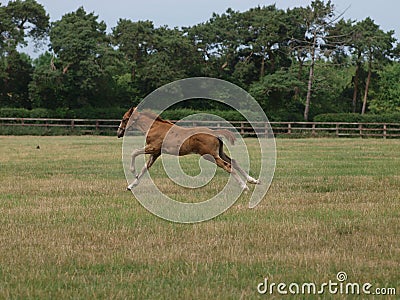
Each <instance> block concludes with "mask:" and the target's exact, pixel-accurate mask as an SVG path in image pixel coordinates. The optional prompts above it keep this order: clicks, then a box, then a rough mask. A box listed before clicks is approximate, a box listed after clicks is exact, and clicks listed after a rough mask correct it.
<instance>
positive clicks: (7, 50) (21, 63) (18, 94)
mask: <svg viewBox="0 0 400 300" xmlns="http://www.w3.org/2000/svg"><path fill="white" fill-rule="evenodd" d="M48 28H49V16H48V15H47V14H46V12H45V10H44V8H43V6H42V5H41V4H38V3H37V2H36V1H34V0H26V1H21V0H16V1H9V2H8V4H7V5H6V6H2V5H1V3H0V106H15V107H25V108H30V107H31V103H30V101H29V97H28V84H29V82H30V80H31V76H32V72H33V69H32V65H31V61H30V59H29V58H28V57H27V56H26V55H25V54H20V53H18V52H17V47H18V46H21V45H26V44H27V39H30V40H32V41H33V42H35V43H39V42H40V41H41V40H43V39H44V38H45V37H46V35H47V32H48Z"/></svg>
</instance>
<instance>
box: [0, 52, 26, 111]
mask: <svg viewBox="0 0 400 300" xmlns="http://www.w3.org/2000/svg"><path fill="white" fill-rule="evenodd" d="M0 63H2V64H3V65H4V66H5V69H4V73H5V77H3V78H2V80H0V107H4V106H5V107H23V108H31V107H32V106H31V103H30V101H29V92H28V85H29V82H30V81H31V76H32V72H33V67H32V64H31V60H30V58H29V57H28V56H27V55H26V54H23V53H19V52H17V51H15V50H14V51H10V52H9V53H8V55H7V56H6V57H3V58H0Z"/></svg>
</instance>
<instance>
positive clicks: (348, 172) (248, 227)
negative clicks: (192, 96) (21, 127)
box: [0, 136, 400, 299]
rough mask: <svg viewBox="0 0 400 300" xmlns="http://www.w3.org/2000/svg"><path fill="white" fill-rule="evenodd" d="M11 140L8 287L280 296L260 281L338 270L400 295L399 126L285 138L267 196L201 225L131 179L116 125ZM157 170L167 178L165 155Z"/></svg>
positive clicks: (3, 275) (6, 155)
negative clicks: (165, 216) (157, 206)
mask: <svg viewBox="0 0 400 300" xmlns="http://www.w3.org/2000/svg"><path fill="white" fill-rule="evenodd" d="M248 143H249V145H250V148H251V144H252V141H251V140H249V141H248ZM37 145H40V149H36V147H37ZM0 154H1V155H0V183H1V184H0V216H1V217H0V298H1V299H3V298H13V299H27V298H34V299H65V298H74V299H254V298H255V299H257V298H260V299H266V298H279V297H280V296H279V294H278V293H276V292H275V293H274V294H273V295H260V294H259V293H258V292H257V285H258V284H259V283H261V282H263V281H264V278H265V277H268V280H269V282H275V283H280V282H282V283H286V284H287V285H289V284H290V283H298V284H301V283H306V282H315V283H316V284H318V285H320V284H322V283H325V282H329V280H331V281H336V282H337V279H336V274H337V273H338V272H340V271H343V272H346V273H347V275H348V280H347V282H356V283H360V284H362V283H371V284H372V286H373V288H372V289H371V290H370V291H371V292H374V291H375V288H376V287H378V288H390V287H393V288H396V289H397V296H386V297H382V296H380V297H379V299H381V298H384V299H390V298H392V299H395V298H396V297H399V294H400V272H399V270H400V140H381V139H367V140H362V139H298V140H297V139H296V140H288V139H277V154H278V158H277V168H276V172H275V177H274V180H273V183H272V185H271V189H270V191H269V192H268V194H267V195H266V197H265V199H264V200H263V201H262V202H261V204H260V205H259V206H257V207H256V208H255V209H248V208H247V202H248V201H247V200H248V199H247V198H246V195H245V196H242V197H241V198H239V200H238V202H237V203H236V204H235V205H234V206H233V207H231V208H230V209H229V210H228V211H227V212H226V213H224V214H223V215H220V216H219V217H217V218H215V219H213V220H211V221H208V222H204V223H199V224H195V225H184V224H175V223H171V222H167V221H164V220H162V219H159V218H157V217H155V216H153V215H151V214H150V213H148V212H147V211H146V210H145V209H144V208H143V207H142V206H141V205H140V204H139V203H138V202H137V201H136V200H135V199H134V198H133V196H132V194H131V193H129V192H126V191H125V187H126V181H125V178H124V174H123V170H122V165H121V140H118V139H116V138H115V137H29V136H21V137H11V136H7V137H0ZM189 159H192V158H189ZM194 161H196V162H197V160H194ZM158 173H159V174H158ZM153 174H155V176H156V177H157V176H158V177H157V178H158V179H157V180H159V183H160V185H161V186H162V185H163V184H165V185H166V186H168V184H169V183H168V179H167V178H164V177H163V176H162V171H161V167H160V164H156V165H155V166H154V170H153ZM157 174H158V175H157ZM217 176H218V178H220V182H221V184H223V183H224V182H225V179H224V178H225V177H226V174H223V173H221V172H219V173H217ZM218 178H217V180H219V179H218ZM217 182H218V181H217ZM176 193H179V191H176ZM181 193H182V192H181ZM185 197H187V198H193V199H188V200H189V201H191V200H192V201H195V200H196V197H197V196H196V193H194V192H188V193H186V194H185ZM275 291H276V289H275ZM322 297H323V298H328V299H329V298H335V299H336V298H342V299H345V298H348V296H346V295H338V294H337V295H329V294H328V293H327V292H325V294H324V295H323V296H321V295H316V296H314V298H322ZM286 298H295V299H299V298H303V299H309V298H313V297H311V296H310V295H297V296H290V295H288V296H287V297H286ZM364 298H365V296H364Z"/></svg>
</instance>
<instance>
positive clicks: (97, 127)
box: [96, 120, 99, 130]
mask: <svg viewBox="0 0 400 300" xmlns="http://www.w3.org/2000/svg"><path fill="white" fill-rule="evenodd" d="M96 130H99V120H96Z"/></svg>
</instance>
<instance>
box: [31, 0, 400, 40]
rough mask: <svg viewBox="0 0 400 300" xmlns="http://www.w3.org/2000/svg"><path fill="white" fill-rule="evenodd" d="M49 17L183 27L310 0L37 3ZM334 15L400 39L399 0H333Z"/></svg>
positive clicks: (44, 0)
mask: <svg viewBox="0 0 400 300" xmlns="http://www.w3.org/2000/svg"><path fill="white" fill-rule="evenodd" d="M36 1H37V2H38V3H40V4H42V5H43V6H44V8H45V9H46V11H47V13H48V14H49V15H50V18H51V21H56V20H59V19H60V18H61V17H62V16H63V15H64V14H65V13H67V12H72V11H76V10H77V9H78V8H79V7H81V6H83V7H84V8H85V10H86V11H87V12H94V13H95V14H96V15H98V16H99V20H102V21H105V23H106V24H107V27H108V31H110V30H111V28H113V27H115V26H116V24H117V22H118V20H119V19H120V18H122V19H130V20H133V21H138V20H151V21H153V22H154V24H155V25H156V26H161V25H168V26H169V27H175V26H177V27H182V26H190V25H195V24H198V23H201V22H205V21H207V20H208V19H209V18H210V17H211V15H212V13H213V12H216V13H219V14H221V13H223V12H225V11H226V9H227V8H229V7H230V8H232V9H234V10H239V11H246V10H248V9H250V8H252V7H256V6H258V5H260V6H264V5H271V4H274V3H275V4H276V6H277V7H278V8H282V9H286V8H292V7H296V6H307V5H309V4H310V3H311V0H286V1H284V0H275V1H274V0H140V1H138V0H113V1H98V0H68V1H65V0H64V1H62V0H36ZM332 3H333V4H334V5H335V8H336V13H337V14H341V13H343V12H344V15H343V17H344V18H345V19H353V20H354V19H355V20H363V19H365V18H366V17H371V18H372V19H373V20H374V21H375V23H377V24H379V25H380V26H381V29H383V30H384V31H389V30H395V37H396V38H397V39H398V40H400V21H399V17H398V13H399V12H400V1H399V0H381V1H376V0H374V1H372V0H332Z"/></svg>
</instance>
